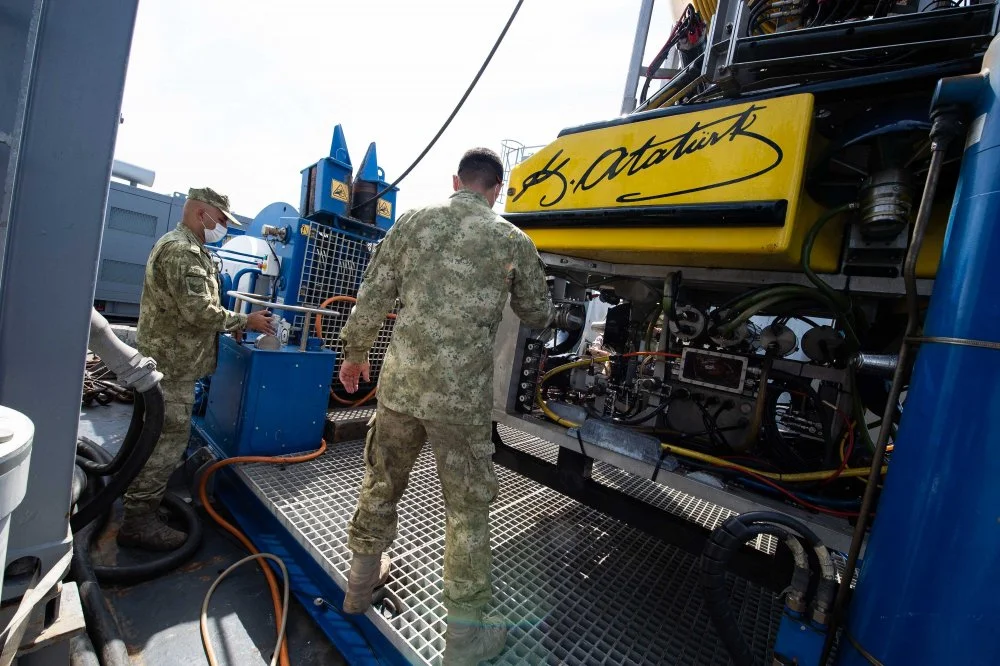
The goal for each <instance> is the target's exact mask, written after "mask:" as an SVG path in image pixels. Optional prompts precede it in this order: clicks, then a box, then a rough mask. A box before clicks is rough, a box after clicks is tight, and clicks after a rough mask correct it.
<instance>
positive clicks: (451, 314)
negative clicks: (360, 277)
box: [341, 190, 554, 618]
mask: <svg viewBox="0 0 1000 666" xmlns="http://www.w3.org/2000/svg"><path fill="white" fill-rule="evenodd" d="M508 295H509V296H510V303H511V307H512V308H513V310H514V312H515V313H516V314H517V315H518V316H519V317H520V318H521V319H522V320H523V321H524V322H525V323H526V324H527V325H529V326H532V327H543V326H546V325H547V324H548V323H549V322H550V321H551V319H552V316H553V312H554V310H553V306H552V301H551V300H550V298H549V294H548V290H547V287H546V283H545V272H544V267H543V265H542V262H541V260H540V259H539V257H538V252H537V251H536V250H535V246H534V244H533V243H532V242H531V240H530V239H529V238H528V237H527V236H526V235H525V234H524V233H523V232H521V231H520V230H519V229H517V228H516V227H514V226H513V225H511V224H510V223H509V222H507V221H505V220H504V219H503V218H501V217H500V216H498V215H496V214H495V213H494V212H493V211H492V210H491V209H490V208H489V206H488V203H487V201H486V199H485V198H484V197H482V196H481V195H479V194H476V193H474V192H471V191H468V190H461V191H459V192H457V193H455V194H454V195H452V197H451V198H450V200H449V201H448V202H447V203H445V204H443V205H437V206H430V207H427V208H423V209H419V210H416V211H412V212H409V213H407V214H405V215H403V216H402V217H400V219H399V221H398V222H397V223H396V225H395V226H394V228H393V229H392V230H391V231H390V232H389V233H388V235H387V236H386V237H385V239H384V240H383V241H382V243H381V244H380V245H379V246H378V249H377V250H376V252H375V256H374V257H373V258H372V261H371V263H370V264H369V266H368V270H367V271H366V273H365V279H364V282H363V283H362V286H361V290H360V292H359V294H358V303H357V307H356V309H355V312H354V313H353V314H352V315H351V316H350V318H349V319H348V322H347V324H346V326H344V329H343V332H342V334H341V337H342V339H343V341H344V351H345V358H346V360H348V361H353V362H358V363H363V362H365V361H366V360H367V358H368V349H369V348H370V347H371V344H372V341H373V340H374V339H375V335H376V333H377V332H378V329H379V327H380V326H381V325H382V322H383V321H384V319H385V313H386V312H388V311H389V310H390V309H392V306H393V303H394V301H395V300H396V299H397V298H398V299H399V300H400V302H401V308H400V310H399V313H398V315H397V318H396V324H395V327H394V329H393V335H392V342H391V343H390V345H389V350H388V352H387V354H386V358H385V362H384V364H383V366H382V372H381V375H380V376H379V384H378V390H379V403H378V412H377V415H376V419H375V426H374V428H373V429H372V430H370V431H369V434H368V440H367V442H366V445H365V468H366V471H365V479H364V482H363V484H362V488H361V496H360V497H359V499H358V507H357V510H356V511H355V513H354V516H353V518H352V519H351V522H350V525H349V527H348V536H349V540H348V546H349V547H350V549H351V550H352V551H353V552H355V553H359V554H375V553H380V552H382V551H384V550H386V549H388V547H389V546H390V545H391V544H392V541H393V539H394V538H395V536H396V503H397V502H398V501H399V498H400V497H401V496H402V494H403V491H404V490H405V489H406V484H407V480H408V478H409V474H410V470H411V468H412V467H413V463H414V461H415V460H416V457H417V455H418V454H419V452H420V449H421V447H422V445H423V443H424V441H426V440H429V441H430V443H431V445H432V446H433V448H434V456H435V459H436V461H437V470H438V476H439V477H440V479H441V486H442V490H443V492H444V499H445V506H446V511H447V523H446V532H445V564H444V580H445V584H444V601H445V606H446V607H447V608H448V611H449V613H450V614H451V615H453V616H468V617H474V618H478V614H479V612H480V611H481V609H482V608H483V606H485V605H486V604H487V603H488V602H489V600H490V597H491V595H492V590H491V585H490V562H491V556H490V536H489V505H490V503H491V502H492V501H493V500H494V499H496V496H497V477H496V473H495V471H494V469H493V461H492V458H491V457H490V456H491V455H492V453H493V441H492V436H491V435H492V426H491V421H492V419H491V412H492V389H493V345H494V340H495V337H496V331H497V326H498V325H499V323H500V318H501V315H502V312H503V308H504V305H505V304H506V302H507V297H508Z"/></svg>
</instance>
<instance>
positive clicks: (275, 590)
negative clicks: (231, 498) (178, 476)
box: [198, 440, 326, 666]
mask: <svg viewBox="0 0 1000 666" xmlns="http://www.w3.org/2000/svg"><path fill="white" fill-rule="evenodd" d="M325 452H326V440H320V445H319V448H318V449H316V450H315V451H313V452H311V453H306V454H303V455H299V456H288V457H279V456H274V457H272V456H240V457H237V458H228V459H226V460H220V461H219V462H217V463H214V464H213V465H212V466H210V467H209V468H208V469H207V470H205V473H204V474H203V475H202V477H201V481H199V482H198V499H200V500H201V505H202V506H203V507H204V508H205V511H206V512H207V513H208V515H209V516H211V518H212V520H214V521H215V522H216V523H218V525H219V526H220V527H221V528H222V529H224V530H226V531H227V532H229V533H230V534H232V535H233V536H234V537H236V539H237V540H238V541H239V542H240V543H242V544H243V546H244V547H245V548H246V549H247V550H249V551H250V552H251V553H253V554H254V555H256V554H258V553H260V551H259V550H257V548H256V547H255V546H254V545H253V543H252V542H251V541H250V539H248V538H247V536H246V535H245V534H243V532H240V530H239V528H237V527H236V526H235V525H233V524H231V523H229V522H228V521H226V519H225V518H223V517H222V516H220V515H219V513H218V512H217V511H216V510H215V509H214V508H212V505H211V504H210V503H209V501H208V480H209V479H210V478H211V477H212V475H213V474H215V473H216V472H217V471H219V470H220V469H222V468H223V467H228V466H229V465H238V464H240V463H265V464H270V465H292V464H295V463H304V462H309V461H310V460H315V459H316V458H319V457H320V456H321V455H323V454H324V453H325ZM260 568H261V569H262V570H263V571H264V577H265V578H267V586H268V587H269V588H270V589H271V603H273V604H274V624H275V629H276V630H278V631H280V629H278V628H279V627H280V626H281V616H282V603H281V590H280V588H279V587H278V581H277V579H276V578H275V577H274V572H273V571H271V568H270V567H269V566H267V564H265V563H264V562H261V563H260ZM289 584H290V583H289ZM279 659H280V663H281V666H291V661H289V658H288V640H287V639H284V640H282V642H281V654H280V656H279Z"/></svg>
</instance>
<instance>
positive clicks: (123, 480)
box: [70, 388, 204, 585]
mask: <svg viewBox="0 0 1000 666" xmlns="http://www.w3.org/2000/svg"><path fill="white" fill-rule="evenodd" d="M149 393H150V392H149V391H147V392H145V393H143V394H140V397H139V398H138V399H137V400H136V402H135V405H136V407H135V409H137V410H140V409H142V408H141V407H140V405H142V404H143V403H144V402H146V398H147V394H149ZM156 398H159V402H160V405H162V394H161V393H159V389H158V388H157V389H156V395H155V396H154V400H152V401H150V402H151V403H154V404H155V399H156ZM155 415H156V409H155V408H154V409H148V410H147V411H146V417H147V418H146V421H145V422H146V423H150V427H149V428H146V427H145V426H144V427H143V429H142V433H143V435H142V436H140V437H139V438H138V439H136V438H135V437H129V436H128V435H126V437H125V442H124V443H123V444H122V452H125V451H126V450H127V451H128V453H129V455H130V456H138V457H139V458H141V463H140V464H137V463H136V462H134V460H133V459H132V458H130V457H129V458H126V459H125V461H124V462H122V463H119V462H118V461H119V460H120V459H121V458H122V455H121V452H120V453H119V454H118V456H115V457H114V458H112V457H111V454H109V453H108V452H107V451H106V450H105V449H104V448H103V447H101V446H98V445H97V444H94V443H93V442H89V441H87V440H80V441H79V442H78V443H77V453H78V455H77V460H78V461H81V462H85V463H87V468H88V469H91V470H109V469H114V468H115V467H118V468H119V471H118V474H117V475H116V476H114V477H112V479H111V481H109V482H105V481H104V480H103V479H101V477H100V476H99V475H96V474H95V475H92V476H91V480H93V479H100V481H99V483H98V486H99V490H98V491H97V492H96V493H95V494H94V495H93V498H92V499H90V500H89V501H87V502H86V503H85V504H84V505H82V506H81V509H80V511H78V512H77V513H76V514H74V516H73V518H74V519H75V518H76V516H77V515H79V514H80V513H82V512H83V511H85V510H86V511H88V512H91V511H96V510H97V509H98V508H100V507H101V506H102V505H103V504H104V503H106V504H107V508H106V509H105V510H104V511H103V512H101V513H100V514H98V517H101V518H102V522H105V520H106V517H107V514H108V513H109V512H110V510H111V507H112V505H113V504H114V502H115V500H116V499H118V497H119V496H120V495H121V493H122V492H124V490H125V489H126V488H127V487H128V485H129V484H130V483H132V480H133V479H134V478H135V475H136V474H138V473H139V471H140V470H141V469H142V465H143V464H145V462H146V460H147V459H148V458H149V455H150V454H151V453H152V449H151V448H150V450H149V451H147V450H146V441H145V440H146V439H147V436H146V434H147V432H151V433H152V432H155V435H156V437H155V438H154V439H153V443H154V444H155V443H156V441H157V440H158V439H159V431H160V428H161V427H162V420H159V421H153V422H150V419H152V418H155ZM134 422H135V419H134V418H133V423H134ZM129 432H130V433H134V429H133V428H132V427H131V426H130V428H129ZM133 469H134V470H135V471H134V473H133V471H132V470H133ZM118 488H120V489H121V490H117V489H118ZM98 502H101V504H97V503H98ZM163 502H164V504H166V505H167V507H168V508H169V509H170V510H171V511H173V512H174V513H175V514H177V515H180V517H181V519H182V520H183V521H184V524H185V527H186V531H187V534H188V537H187V540H185V541H184V544H183V545H182V546H181V547H180V548H178V549H177V550H174V551H171V552H169V553H167V554H165V555H163V556H162V557H159V558H157V559H155V560H151V561H148V562H142V563H140V564H134V565H129V566H92V565H90V561H89V560H90V557H89V550H88V551H87V560H88V562H87V563H88V566H90V568H91V569H92V571H93V573H94V578H95V580H96V581H99V582H101V583H107V584H112V585H135V584H137V583H142V582H144V581H147V580H152V579H153V578H157V577H159V576H161V575H163V574H164V573H166V572H168V571H171V570H173V569H176V568H177V567H178V566H180V565H181V564H183V563H184V562H186V561H188V560H189V559H191V557H193V556H194V554H195V552H197V550H198V548H199V546H201V541H202V538H203V536H204V528H203V527H202V524H201V520H200V519H199V517H198V514H197V512H196V511H195V510H194V509H193V508H192V507H191V506H190V505H189V504H188V503H187V502H185V501H184V500H182V499H180V498H179V497H177V496H176V495H174V494H172V493H167V494H166V495H165V496H164V497H163ZM81 522H82V523H83V525H87V522H85V521H81ZM70 524H71V525H74V522H73V520H72V519H71V521H70ZM78 531H79V530H78V529H77V528H76V527H75V525H74V532H78ZM97 532H98V533H99V532H100V530H97ZM95 536H96V534H93V535H91V538H93V537H95Z"/></svg>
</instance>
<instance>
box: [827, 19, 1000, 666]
mask: <svg viewBox="0 0 1000 666" xmlns="http://www.w3.org/2000/svg"><path fill="white" fill-rule="evenodd" d="M998 66H1000V41H998V39H994V40H993V43H992V44H991V45H990V47H989V50H988V51H987V52H986V56H985V58H984V60H983V70H982V73H981V74H979V75H971V76H965V77H956V78H952V79H943V80H942V81H941V82H940V83H939V86H938V91H937V95H936V100H935V101H936V103H937V104H957V105H961V106H964V107H966V108H967V109H968V111H969V112H970V113H968V117H969V118H970V119H972V118H975V120H974V121H973V122H972V123H971V124H970V126H969V136H968V139H967V142H966V150H965V156H964V158H963V161H962V168H961V175H960V178H959V183H958V188H957V189H956V191H955V199H954V204H953V207H952V214H951V219H950V220H949V224H948V231H947V235H946V236H945V243H944V249H943V252H942V256H941V264H940V268H939V269H938V273H937V278H936V280H935V283H934V293H933V295H932V296H931V301H930V306H929V309H928V311H927V316H926V320H925V322H924V331H923V334H924V336H926V337H927V338H930V340H928V341H927V342H925V343H923V344H921V346H920V350H919V352H918V355H917V359H916V363H915V364H914V368H913V382H912V384H911V385H910V388H909V391H908V393H907V397H906V411H905V413H904V415H903V417H902V420H901V422H900V427H899V433H898V437H897V439H896V442H897V445H896V446H895V450H894V451H893V456H892V465H891V466H890V468H889V473H888V475H887V476H886V480H885V488H884V490H883V492H882V497H881V499H880V501H879V507H878V515H877V518H876V520H875V524H874V526H873V528H872V533H871V537H870V538H869V542H868V547H867V551H866V554H865V561H864V564H863V565H862V567H861V573H860V575H859V577H858V585H857V590H856V592H855V594H854V599H853V601H852V602H851V606H850V608H849V623H848V631H849V632H850V634H851V638H853V640H854V641H856V642H857V644H858V645H860V646H862V647H863V648H864V649H865V650H866V651H867V652H869V653H870V654H871V655H872V656H873V657H874V658H875V659H877V660H879V661H881V662H882V663H885V664H890V665H893V664H963V665H965V666H973V665H982V666H986V665H987V664H992V665H995V664H1000V638H998V636H997V627H998V626H1000V594H998V590H1000V567H998V566H997V563H998V562H1000V483H998V482H997V479H998V478H1000V446H998V442H1000V420H998V419H997V413H998V410H1000V381H998V378H1000V351H998V349H997V347H998V346H1000V299H998V298H997V297H996V291H995V290H996V282H997V280H996V275H997V258H998V257H1000V227H998V225H997V220H998V219H1000V172H998V169H997V166H998V155H1000V69H998ZM956 140H960V139H956ZM956 342H957V344H956ZM840 654H841V657H840V658H839V660H838V664H839V665H840V666H867V665H868V664H870V663H873V662H872V661H871V660H870V659H869V658H868V657H865V656H862V654H861V653H860V652H859V651H858V650H856V649H853V648H852V647H850V646H846V647H842V649H841V653H840Z"/></svg>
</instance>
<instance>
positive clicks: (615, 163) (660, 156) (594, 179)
mask: <svg viewBox="0 0 1000 666" xmlns="http://www.w3.org/2000/svg"><path fill="white" fill-rule="evenodd" d="M764 108H766V107H763V106H757V105H754V104H751V105H750V106H748V107H747V108H746V109H745V110H743V111H741V112H739V113H736V114H733V115H730V116H726V117H725V118H720V119H719V120H714V121H712V122H710V123H705V124H702V123H701V122H695V124H694V125H693V126H692V127H691V129H689V130H687V131H686V132H684V133H683V134H678V135H677V136H672V137H670V138H669V139H662V140H657V138H656V135H653V136H651V137H649V138H648V139H646V141H645V143H643V144H642V145H641V146H640V147H639V148H636V149H635V150H633V151H631V152H629V150H628V148H627V147H625V146H618V147H615V148H610V149H608V150H605V151H604V152H603V153H601V155H600V156H599V157H597V159H595V160H594V161H593V162H592V163H591V164H590V166H588V167H587V169H586V170H585V171H584V172H583V175H581V176H580V177H579V179H572V180H567V177H566V175H565V174H564V173H563V169H564V168H565V167H566V165H567V164H569V162H570V158H569V157H566V158H563V159H562V160H561V161H560V158H562V152H563V151H562V150H560V151H558V152H557V153H556V154H555V155H553V156H552V159H550V160H549V161H548V163H546V165H545V166H543V167H542V168H541V169H539V170H538V171H536V172H534V173H532V174H529V175H528V176H527V177H525V179H524V180H523V181H522V182H521V191H520V192H518V193H517V196H515V197H514V201H517V200H518V199H520V198H521V197H523V196H524V194H525V193H526V192H528V191H529V190H530V189H531V188H533V187H535V186H536V185H541V184H542V183H544V182H545V181H547V180H548V179H550V178H555V179H557V180H558V181H559V182H560V184H561V187H560V189H559V193H558V195H557V196H555V197H554V198H551V199H550V198H549V195H547V194H546V195H542V198H541V199H539V201H538V204H539V205H540V206H542V207H543V208H548V207H550V206H554V205H556V204H557V203H559V202H560V201H562V199H563V197H564V196H566V192H567V190H568V189H569V188H570V187H571V186H572V188H573V192H579V191H581V190H583V191H587V190H590V189H592V188H594V187H597V186H598V185H600V184H601V183H603V182H605V181H608V182H610V181H613V180H615V179H616V178H619V177H629V176H634V175H636V174H638V173H641V172H642V171H645V170H646V169H651V168H653V167H656V166H659V165H660V164H662V163H663V162H665V161H667V160H670V161H671V162H678V161H681V160H683V159H684V158H685V157H687V156H688V155H693V154H694V153H697V152H699V151H702V150H705V149H707V148H712V147H713V146H716V145H718V144H720V143H723V142H725V144H732V143H734V142H736V141H741V142H743V141H753V142H757V143H760V144H763V145H764V146H767V148H768V149H769V150H771V151H773V152H774V157H773V160H772V161H771V162H770V163H769V164H767V165H766V166H763V167H761V168H759V169H756V170H755V171H753V172H752V173H748V174H745V175H742V176H739V177H736V178H731V179H729V180H724V181H721V182H715V183H706V184H704V185H699V186H697V187H689V188H686V189H680V190H668V191H665V192H659V193H656V194H646V193H643V192H628V193H626V194H622V195H621V196H619V197H618V198H617V199H616V201H618V203H635V202H639V201H652V200H655V199H666V198H668V197H675V196H678V195H681V194H690V193H691V192H701V191H703V190H711V189H714V188H717V187H725V186H726V185H733V184H735V183H740V182H743V181H745V180H751V179H753V178H757V177H758V176H761V175H763V174H765V173H767V172H768V171H771V170H772V169H774V168H775V167H777V166H778V165H779V164H781V160H782V158H783V156H784V154H783V153H782V151H781V146H779V145H778V144H777V143H775V142H774V141H773V140H771V139H769V138H768V137H766V136H763V135H762V134H758V133H756V132H751V131H750V128H751V127H752V126H753V124H754V123H755V122H756V121H757V112H758V111H761V110H763V109H764ZM719 157H720V159H725V155H720V156H719ZM667 186H668V187H669V184H667Z"/></svg>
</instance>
